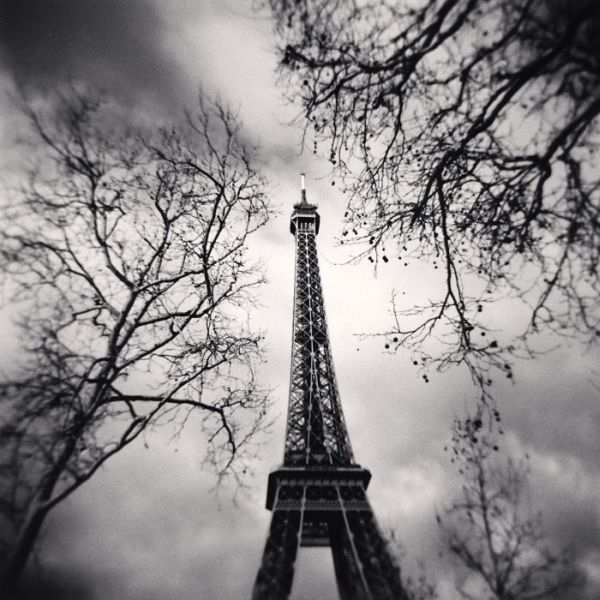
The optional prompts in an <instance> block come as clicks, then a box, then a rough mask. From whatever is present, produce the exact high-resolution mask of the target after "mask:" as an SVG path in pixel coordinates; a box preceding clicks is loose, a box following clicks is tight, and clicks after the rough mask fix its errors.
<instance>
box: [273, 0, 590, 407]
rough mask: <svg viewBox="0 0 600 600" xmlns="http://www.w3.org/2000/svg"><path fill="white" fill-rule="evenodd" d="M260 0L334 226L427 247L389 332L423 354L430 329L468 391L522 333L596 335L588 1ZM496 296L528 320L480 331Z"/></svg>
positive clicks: (376, 252) (361, 239)
mask: <svg viewBox="0 0 600 600" xmlns="http://www.w3.org/2000/svg"><path fill="white" fill-rule="evenodd" d="M268 4H269V5H270V7H271V9H272V13H273V14H274V17H275V22H276V28H277V33H278V35H279V39H280V41H281V46H280V48H281V50H280V52H281V53H280V65H281V69H280V72H281V77H282V81H283V84H284V86H285V89H286V90H287V91H288V93H289V96H290V98H291V99H294V100H298V99H299V101H300V102H301V103H302V112H303V116H304V125H305V130H304V131H305V137H304V143H305V145H309V146H310V145H313V144H314V146H313V149H314V152H315V153H318V152H321V153H323V154H324V155H325V156H326V157H327V158H328V160H330V162H331V164H332V169H333V173H334V175H336V176H339V177H340V178H341V183H342V186H343V191H344V193H346V194H347V198H348V209H347V213H346V220H347V223H346V229H345V231H344V232H343V233H342V237H341V241H342V243H356V244H359V246H358V248H359V249H358V254H357V256H362V257H365V256H366V257H368V258H369V260H371V261H373V262H374V263H379V265H380V266H381V267H384V265H385V263H388V262H390V260H391V259H392V258H395V257H396V256H397V257H398V259H401V262H398V261H397V260H396V261H395V264H396V265H397V266H398V267H399V266H401V265H402V264H403V263H405V262H406V263H408V262H409V261H411V260H419V261H421V262H422V263H428V264H430V265H431V267H432V269H431V274H432V278H436V279H437V281H438V282H439V287H438V290H439V293H438V292H436V293H437V294H438V295H437V296H436V297H434V298H432V299H430V300H428V301H427V302H425V303H424V304H423V305H422V306H417V307H413V306H403V304H402V302H401V300H402V299H401V296H400V295H396V297H395V301H394V315H395V317H396V318H395V321H394V323H393V324H392V326H391V327H390V330H389V331H387V332H385V333H386V336H387V337H388V342H389V344H390V346H391V347H392V349H393V348H396V349H397V348H399V347H407V348H409V349H411V350H412V351H413V352H414V353H415V355H416V356H417V357H419V354H420V353H422V354H423V357H425V358H430V356H429V354H430V350H428V349H427V348H428V346H427V342H428V341H429V340H431V339H432V338H434V337H437V338H438V339H442V340H443V342H444V345H443V350H441V351H440V350H439V347H440V346H439V344H438V345H437V347H436V350H435V352H437V354H435V356H434V359H435V360H434V361H433V364H435V365H436V366H437V367H438V368H440V369H443V368H445V367H447V366H449V365H452V364H465V365H466V366H467V367H468V368H469V369H470V372H471V374H472V376H473V378H474V380H475V382H476V383H477V384H478V385H479V386H480V387H481V390H482V392H483V398H484V399H485V398H486V397H489V388H487V387H486V386H487V385H489V382H490V380H489V374H490V371H493V370H497V369H500V370H501V371H503V372H504V374H505V375H506V376H508V377H512V371H511V366H510V364H511V358H512V357H513V356H514V355H515V354H519V355H535V354H536V352H535V347H531V346H530V345H528V340H531V339H533V338H532V335H531V334H535V333H538V332H542V331H546V332H552V333H553V334H556V335H568V336H572V335H577V336H580V337H581V338H582V339H583V340H587V341H590V342H594V341H596V340H597V337H598V336H599V335H600V314H599V312H598V310H597V307H598V306H599V304H600V303H599V302H598V300H599V297H600V275H599V271H598V263H599V259H600V195H599V188H600V178H599V175H598V174H599V173H600V171H599V170H598V168H597V164H596V163H597V159H596V150H597V148H598V143H599V141H600V135H599V134H600V128H599V124H600V118H599V115H600V44H599V43H598V37H597V35H596V32H597V30H598V27H599V26H600V5H599V4H598V2H594V1H588V0H544V1H542V2H539V1H534V0H515V1H512V2H506V1H505V0H425V1H423V2H412V1H410V0H404V1H402V0H373V1H371V0H367V1H364V2H363V1H358V0H334V1H331V0H300V1H298V2H296V1H294V2H291V1H289V0H269V1H268ZM338 183H339V181H338ZM335 184H336V181H335V180H333V181H332V185H335ZM385 268H391V267H390V266H389V265H388V266H387V267H385ZM436 269H437V270H436ZM506 296H508V297H512V298H516V299H520V300H523V301H524V303H525V307H526V310H528V315H529V318H528V322H527V323H526V324H525V325H524V326H523V327H522V329H521V331H520V332H517V333H516V334H514V335H513V334H512V333H511V336H512V337H509V338H508V339H504V340H503V339H500V338H499V339H490V337H489V336H488V337H486V333H487V334H489V332H490V325H489V321H488V320H486V314H487V312H486V311H484V308H485V306H486V304H488V303H489V302H491V301H493V300H495V299H498V298H502V297H506ZM482 313H483V314H482ZM418 363H419V364H421V363H420V361H418ZM429 364H432V363H431V361H430V362H429Z"/></svg>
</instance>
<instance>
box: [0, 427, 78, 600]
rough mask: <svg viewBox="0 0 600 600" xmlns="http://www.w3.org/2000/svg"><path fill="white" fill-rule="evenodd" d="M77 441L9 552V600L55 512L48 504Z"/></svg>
mask: <svg viewBox="0 0 600 600" xmlns="http://www.w3.org/2000/svg"><path fill="white" fill-rule="evenodd" d="M76 440H77V433H76V432H74V434H73V435H72V436H71V438H70V439H69V440H68V442H67V444H66V445H65V447H64V448H63V450H62V452H61V454H60V456H59V458H58V460H57V461H56V463H55V464H54V465H53V466H52V469H51V470H50V472H49V473H48V476H47V478H46V480H45V482H44V484H43V486H42V489H41V490H40V491H39V493H38V495H37V497H36V498H34V499H33V501H32V503H31V505H30V507H29V510H28V511H27V516H26V518H25V521H24V522H23V524H22V525H21V527H20V528H19V534H18V536H17V539H16V541H15V544H14V546H13V548H11V550H10V552H9V555H8V560H7V561H6V565H5V566H4V568H3V569H2V572H1V573H0V592H2V594H3V597H7V598H8V599H9V600H10V599H11V597H12V594H14V592H15V589H16V587H17V583H18V581H19V578H20V577H21V574H22V573H23V570H24V569H25V566H26V565H27V561H28V560H29V557H30V556H31V552H32V551H33V548H34V546H35V542H36V540H37V538H38V535H39V533H40V529H41V528H42V525H43V524H44V520H45V519H46V516H47V515H48V513H49V512H50V510H52V508H53V505H51V504H48V501H49V500H50V499H51V498H52V494H53V493H54V488H55V487H56V482H57V481H58V478H59V477H60V475H61V473H62V472H63V470H64V468H65V466H66V464H67V462H68V461H69V458H70V457H71V455H72V454H73V450H74V449H75V444H76ZM4 595H6V596H4Z"/></svg>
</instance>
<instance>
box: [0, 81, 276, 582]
mask: <svg viewBox="0 0 600 600" xmlns="http://www.w3.org/2000/svg"><path fill="white" fill-rule="evenodd" d="M54 104H55V105H56V106H55V109H54V110H45V109H39V110H33V109H32V108H30V107H29V108H27V109H26V111H27V114H28V117H29V120H30V123H31V125H32V131H33V133H34V135H35V136H36V145H34V146H32V148H31V152H32V154H31V157H32V162H33V163H35V166H34V167H32V168H31V170H30V171H29V173H28V179H27V182H26V183H25V185H24V186H23V187H22V188H21V189H20V191H18V192H16V193H13V194H12V195H11V198H10V200H9V201H7V202H6V203H5V205H4V206H3V208H2V232H1V234H0V236H1V237H0V240H1V242H0V244H1V246H0V252H1V257H2V261H3V270H4V274H5V286H6V289H7V290H8V291H9V292H10V293H11V297H12V299H13V300H14V301H15V302H16V303H17V306H18V309H19V313H20V315H21V317H20V322H19V328H20V329H19V330H20V335H21V336H22V338H21V341H22V345H23V353H22V356H19V359H20V365H21V366H20V368H19V369H18V372H16V373H13V374H12V375H11V376H10V377H9V378H8V379H7V380H5V381H4V382H3V383H2V384H1V385H0V402H1V411H0V412H1V414H2V417H1V424H0V427H1V436H0V438H1V440H2V441H1V446H2V447H1V450H2V462H1V464H0V477H1V486H2V487H1V498H0V521H1V523H2V527H1V528H0V529H2V531H3V538H4V539H3V541H4V545H3V547H2V559H3V560H2V562H3V564H4V565H5V568H4V572H3V580H2V589H4V590H6V591H10V590H11V589H13V587H14V586H15V585H16V582H17V580H18V578H19V576H20V574H21V573H22V571H23V569H24V567H25V565H26V563H27V560H28V558H29V557H30V555H31V552H32V549H33V548H34V544H35V542H36V539H37V537H38V534H39V532H40V528H41V527H42V524H43V522H44V520H45V518H46V516H47V515H48V513H49V511H51V510H52V509H53V508H54V507H55V506H57V505H58V504H59V503H60V502H61V501H62V500H64V499H65V498H66V497H67V496H69V494H71V493H72V492H73V491H75V490H76V489H77V488H78V487H79V486H80V485H82V484H83V483H84V482H85V481H87V480H88V479H90V477H92V476H93V475H94V473H95V472H96V471H97V470H98V469H99V468H100V467H101V466H102V465H103V464H104V463H105V462H106V461H107V460H108V459H110V457H112V456H114V455H115V454H116V453H118V452H120V451H121V450H123V449H124V448H125V447H126V446H128V445H129V444H130V443H132V442H133V441H134V440H136V439H137V438H139V437H140V435H141V434H142V433H144V432H146V431H149V430H150V429H151V428H152V427H154V426H156V425H159V424H161V423H166V422H169V423H172V424H175V425H176V426H177V427H179V426H183V423H184V422H185V421H186V420H187V419H188V417H189V415H190V414H191V413H193V414H198V415H199V416H200V418H201V419H202V423H203V426H204V429H205V431H206V433H207V438H208V441H209V451H208V455H207V461H208V462H209V463H210V465H211V466H212V467H213V468H214V469H215V470H216V471H217V472H218V473H219V474H224V473H227V472H234V473H236V472H238V471H241V470H243V469H244V468H245V461H247V459H248V455H247V454H245V452H252V448H253V446H252V443H253V440H254V439H255V434H256V433H257V432H259V431H261V429H262V428H263V427H264V418H265V413H266V409H267V400H268V397H267V394H266V391H265V390H264V389H262V388H261V387H260V386H259V385H257V383H256V382H255V380H254V367H255V365H256V363H257V360H260V356H261V351H260V340H261V336H260V335H259V334H258V333H255V332H252V331H251V330H250V328H249V327H248V326H247V317H248V311H249V310H250V309H251V308H252V306H253V289H254V288H255V287H256V286H258V285H259V284H260V283H261V282H262V281H263V276H262V273H261V270H260V268H259V267H258V265H256V264H253V263H252V262H251V261H250V259H249V257H248V254H247V248H246V244H247V241H248V236H249V235H251V234H252V233H253V232H255V231H256V230H257V229H259V228H260V227H261V226H262V225H264V224H265V222H266V221H267V219H268V218H269V214H270V210H269V208H268V205H267V202H266V198H265V195H264V186H265V181H264V179H263V178H262V177H261V176H260V174H259V173H258V172H257V171H256V170H255V168H254V166H253V164H252V163H253V160H254V158H253V151H252V150H251V149H249V148H247V147H245V146H244V145H243V143H242V142H241V141H240V135H239V126H238V123H237V121H236V118H235V116H234V115H233V114H232V113H231V112H230V111H229V110H227V109H226V108H224V107H223V106H221V105H220V104H218V103H216V104H212V103H208V102H205V101H203V100H200V103H199V107H198V109H197V111H196V112H195V113H190V114H188V115H187V119H186V120H185V121H184V124H183V125H182V126H179V127H176V128H168V129H162V130H160V131H156V132H154V133H145V132H143V131H132V130H130V131H123V123H122V121H120V120H118V119H117V120H115V117H116V114H117V111H116V110H115V107H114V106H112V105H111V103H110V102H106V101H103V100H101V99H99V98H98V97H91V96H90V95H87V94H80V93H76V92H74V93H70V94H68V95H66V96H64V97H59V98H58V99H57V101H56V102H55V103H54Z"/></svg>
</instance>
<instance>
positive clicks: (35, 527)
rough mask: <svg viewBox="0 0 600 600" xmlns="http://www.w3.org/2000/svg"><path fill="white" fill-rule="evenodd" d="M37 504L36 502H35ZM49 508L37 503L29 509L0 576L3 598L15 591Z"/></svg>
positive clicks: (0, 590) (9, 596)
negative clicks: (33, 507)
mask: <svg viewBox="0 0 600 600" xmlns="http://www.w3.org/2000/svg"><path fill="white" fill-rule="evenodd" d="M36 504H37V502H36ZM49 510H50V509H48V508H42V507H40V506H39V505H38V506H36V508H35V509H33V510H31V511H30V512H29V514H28V515H27V518H26V519H25V522H24V523H23V525H22V527H21V529H20V531H19V535H18V537H17V540H16V542H15V544H14V547H13V548H12V550H11V552H10V554H9V556H8V560H7V561H6V565H5V566H4V568H3V569H2V575H1V576H0V592H2V594H3V596H2V597H4V598H7V600H10V599H11V598H12V596H11V594H13V593H14V592H15V589H16V587H17V583H18V581H19V578H20V577H21V573H22V572H23V569H24V568H25V565H26V564H27V561H28V560H29V557H30V556H31V552H32V550H33V547H34V545H35V541H36V539H37V537H38V535H39V533H40V529H41V528H42V525H43V523H44V520H45V519H46V515H47V514H48V512H49Z"/></svg>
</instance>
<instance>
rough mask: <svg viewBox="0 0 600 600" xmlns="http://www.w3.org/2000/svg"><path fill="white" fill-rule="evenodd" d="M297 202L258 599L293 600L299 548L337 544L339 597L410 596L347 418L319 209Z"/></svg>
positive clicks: (384, 599)
mask: <svg viewBox="0 0 600 600" xmlns="http://www.w3.org/2000/svg"><path fill="white" fill-rule="evenodd" d="M301 188H302V192H301V193H302V196H301V202H300V203H298V204H295V205H294V211H293V213H292V217H291V222H290V231H291V233H292V234H293V235H294V238H295V241H296V279H295V290H294V332H293V341H292V365H291V375H290V396H289V408H288V420H287V432H286V436H285V451H284V458H283V465H282V467H281V468H279V469H277V470H276V471H273V472H272V473H271V474H270V475H269V482H268V486H267V508H268V509H269V510H271V511H272V512H273V515H272V518H271V526H270V529H269V534H268V537H267V543H266V545H265V549H264V553H263V558H262V564H261V567H260V569H259V571H258V575H257V577H256V582H255V584H254V589H253V592H252V600H287V598H289V594H290V590H291V588H292V581H293V577H294V562H295V560H296V555H297V553H298V548H299V547H300V546H330V548H331V551H332V554H333V564H334V569H335V577H336V581H337V586H338V590H339V594H340V598H341V600H408V596H407V595H406V593H405V591H404V590H403V588H402V584H401V582H400V572H399V569H398V567H397V566H396V564H395V562H394V560H393V559H392V557H391V555H390V554H389V552H388V548H387V545H386V542H385V540H384V538H383V536H382V535H381V532H380V530H379V527H378V526H377V522H376V520H375V516H374V514H373V510H372V508H371V506H370V504H369V501H368V499H367V495H366V489H367V486H368V484H369V480H370V478H371V474H370V472H369V471H368V470H367V469H364V468H362V467H361V466H360V465H358V464H357V463H356V462H355V461H354V456H353V454H352V448H351V446H350V438H349V437H348V432H347V430H346V424H345V423H344V416H343V414H342V406H341V403H340V398H339V393H338V388H337V383H336V379H335V373H334V370H333V361H332V357H331V350H330V348H329V336H328V333H327V323H326V319H325V306H324V303H323V292H322V289H321V278H320V274H319V263H318V260H317V246H316V236H317V234H318V233H319V224H320V216H319V213H318V212H317V207H316V206H315V205H314V204H309V203H308V202H307V200H306V190H305V187H304V175H302V185H301Z"/></svg>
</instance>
